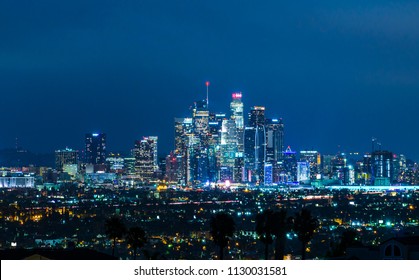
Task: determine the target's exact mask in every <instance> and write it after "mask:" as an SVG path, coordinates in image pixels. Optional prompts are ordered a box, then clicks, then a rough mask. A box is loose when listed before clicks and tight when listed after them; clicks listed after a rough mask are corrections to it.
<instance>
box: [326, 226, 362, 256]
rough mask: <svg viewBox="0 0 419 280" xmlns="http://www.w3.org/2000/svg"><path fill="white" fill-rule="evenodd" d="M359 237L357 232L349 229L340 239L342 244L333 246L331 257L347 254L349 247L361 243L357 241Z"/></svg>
mask: <svg viewBox="0 0 419 280" xmlns="http://www.w3.org/2000/svg"><path fill="white" fill-rule="evenodd" d="M357 235H358V234H357V232H356V231H355V230H353V229H348V230H346V231H344V232H343V233H342V236H341V238H340V242H339V243H337V244H334V243H332V244H331V246H330V247H331V251H330V256H331V257H340V256H344V255H345V253H346V249H347V248H348V247H350V246H352V245H354V244H356V243H360V242H359V241H357V240H356V237H357ZM361 244H362V243H361Z"/></svg>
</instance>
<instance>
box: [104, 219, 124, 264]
mask: <svg viewBox="0 0 419 280" xmlns="http://www.w3.org/2000/svg"><path fill="white" fill-rule="evenodd" d="M126 231H127V229H126V227H125V225H124V223H123V222H122V220H121V218H119V217H118V216H113V217H111V218H109V219H107V220H106V222H105V233H106V235H107V236H108V237H109V238H110V239H112V240H113V245H112V256H115V245H116V239H118V238H122V237H123V236H124V234H125V233H126Z"/></svg>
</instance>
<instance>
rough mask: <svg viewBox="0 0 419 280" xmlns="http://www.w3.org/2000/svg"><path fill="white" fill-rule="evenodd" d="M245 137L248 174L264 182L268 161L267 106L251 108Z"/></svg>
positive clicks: (255, 179) (253, 179) (253, 178)
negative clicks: (265, 165) (265, 167)
mask: <svg viewBox="0 0 419 280" xmlns="http://www.w3.org/2000/svg"><path fill="white" fill-rule="evenodd" d="M244 138H245V145H244V149H245V166H246V172H247V176H248V178H249V179H250V178H251V177H252V179H251V181H252V182H253V181H254V182H263V180H264V164H265V162H266V130H265V107H261V106H254V107H252V108H251V110H250V113H249V121H248V125H247V126H246V127H245V135H244Z"/></svg>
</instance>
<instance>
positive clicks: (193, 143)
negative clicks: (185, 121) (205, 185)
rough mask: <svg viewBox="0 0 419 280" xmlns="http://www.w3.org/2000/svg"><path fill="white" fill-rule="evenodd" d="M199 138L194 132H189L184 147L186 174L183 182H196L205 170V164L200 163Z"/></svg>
mask: <svg viewBox="0 0 419 280" xmlns="http://www.w3.org/2000/svg"><path fill="white" fill-rule="evenodd" d="M200 144H201V143H200V139H199V137H198V136H195V135H194V134H189V135H188V139H187V149H186V162H185V165H186V176H185V183H197V182H198V181H200V182H201V180H200V178H199V177H200V175H201V174H202V173H203V172H204V171H205V170H203V169H205V166H204V165H203V164H202V159H201V158H200V156H201V151H200V147H201V146H200Z"/></svg>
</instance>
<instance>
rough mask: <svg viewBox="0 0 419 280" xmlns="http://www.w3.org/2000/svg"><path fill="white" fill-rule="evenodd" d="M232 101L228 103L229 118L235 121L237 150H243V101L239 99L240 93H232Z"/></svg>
mask: <svg viewBox="0 0 419 280" xmlns="http://www.w3.org/2000/svg"><path fill="white" fill-rule="evenodd" d="M232 98H233V101H231V103H230V110H231V119H232V120H233V121H234V122H235V123H236V131H237V132H236V137H237V151H238V152H239V153H243V152H244V118H243V102H242V100H241V98H242V93H241V92H235V93H233V94H232Z"/></svg>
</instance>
